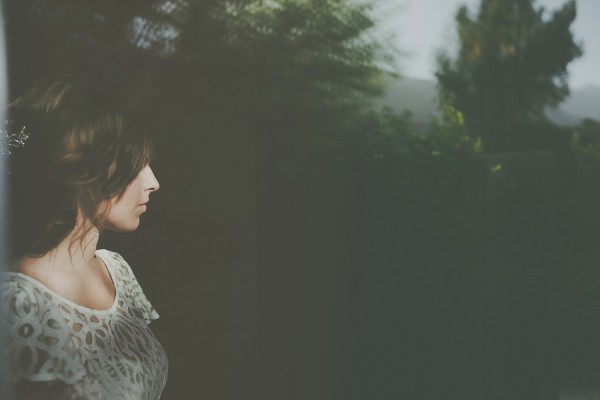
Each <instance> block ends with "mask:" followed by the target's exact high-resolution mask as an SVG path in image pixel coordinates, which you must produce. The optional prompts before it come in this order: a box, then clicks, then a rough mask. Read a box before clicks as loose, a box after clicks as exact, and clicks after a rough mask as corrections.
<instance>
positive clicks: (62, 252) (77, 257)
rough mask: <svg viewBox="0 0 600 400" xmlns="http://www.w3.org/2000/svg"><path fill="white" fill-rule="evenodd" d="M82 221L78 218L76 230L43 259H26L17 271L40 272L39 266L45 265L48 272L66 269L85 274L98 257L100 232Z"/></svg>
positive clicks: (19, 264)
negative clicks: (35, 270)
mask: <svg viewBox="0 0 600 400" xmlns="http://www.w3.org/2000/svg"><path fill="white" fill-rule="evenodd" d="M82 220H83V219H81V218H77V223H76V224H75V228H74V229H73V230H72V231H71V233H69V235H68V236H67V237H66V238H64V239H63V240H62V241H61V242H60V243H59V244H58V245H57V246H56V247H55V248H53V249H52V250H50V251H49V252H48V253H46V254H44V255H43V256H41V257H24V258H23V259H21V261H20V262H19V263H18V266H17V269H18V270H21V271H22V272H25V271H28V270H30V269H32V268H36V269H38V270H39V268H38V267H39V266H41V265H45V266H46V267H48V268H44V269H45V270H46V271H48V272H50V271H57V270H62V269H64V268H69V269H71V270H72V269H75V270H77V271H81V272H84V270H85V269H86V268H87V267H88V266H90V265H92V264H93V260H94V258H95V257H96V246H97V245H98V239H99V238H100V232H99V231H98V228H96V227H94V226H92V227H89V225H88V224H89V222H87V221H84V222H80V221H82ZM84 232H85V234H83V233H84ZM82 234H83V236H82Z"/></svg>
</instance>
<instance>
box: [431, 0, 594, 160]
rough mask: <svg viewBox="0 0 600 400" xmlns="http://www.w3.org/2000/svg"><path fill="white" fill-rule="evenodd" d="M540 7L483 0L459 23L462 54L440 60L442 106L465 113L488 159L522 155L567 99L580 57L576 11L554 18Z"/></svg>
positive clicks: (566, 9) (515, 0) (528, 0)
mask: <svg viewBox="0 0 600 400" xmlns="http://www.w3.org/2000/svg"><path fill="white" fill-rule="evenodd" d="M534 3H535V1H534V0H506V1H505V0H482V1H481V4H480V8H479V12H478V14H477V16H476V17H472V16H471V15H470V13H469V11H468V9H467V8H466V7H465V6H463V7H461V8H460V9H459V11H458V13H457V15H456V29H457V34H458V38H459V42H460V48H459V51H458V54H457V55H456V56H451V55H449V54H447V53H442V54H441V55H440V57H439V60H438V70H437V73H436V76H437V78H438V82H439V90H440V93H441V96H442V98H443V99H444V101H449V102H450V103H451V104H453V105H454V106H455V107H456V108H457V109H458V110H460V111H461V112H462V113H463V114H464V116H465V120H466V124H467V127H468V128H469V130H470V131H471V132H475V133H477V134H479V135H481V136H482V139H483V143H484V145H485V147H486V149H487V150H489V151H507V150H517V149H519V148H520V146H521V144H522V143H521V142H520V139H521V135H522V133H523V131H525V130H527V129H529V128H530V126H531V124H532V123H535V122H538V121H540V120H544V119H545V116H544V109H545V107H546V106H555V105H557V104H558V103H560V102H561V101H562V100H563V99H564V98H565V97H566V96H567V95H568V94H569V87H568V83H567V78H568V72H567V65H568V64H569V63H570V62H571V61H573V60H574V59H575V58H577V57H579V56H580V55H581V54H582V50H581V47H580V46H579V45H578V44H577V43H575V41H574V38H573V35H572V33H571V31H570V27H571V24H572V22H573V21H574V19H575V17H576V3H575V1H574V0H570V1H568V2H566V3H565V5H564V6H563V7H562V8H560V9H559V10H557V11H555V12H554V13H553V14H552V16H551V17H550V18H547V17H546V15H545V10H544V9H543V8H536V7H535V6H534Z"/></svg>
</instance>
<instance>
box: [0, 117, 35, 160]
mask: <svg viewBox="0 0 600 400" xmlns="http://www.w3.org/2000/svg"><path fill="white" fill-rule="evenodd" d="M27 139H29V134H28V133H27V127H26V126H23V127H21V129H17V130H15V129H14V122H13V121H9V120H7V121H5V126H4V129H0V156H8V155H10V154H11V153H12V152H13V151H14V149H17V148H19V147H23V146H25V142H26V141H27Z"/></svg>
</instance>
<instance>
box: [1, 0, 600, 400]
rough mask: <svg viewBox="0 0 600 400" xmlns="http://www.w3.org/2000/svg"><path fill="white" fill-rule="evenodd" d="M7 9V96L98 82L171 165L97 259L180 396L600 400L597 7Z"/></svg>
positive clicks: (490, 3) (444, 3) (291, 2)
mask: <svg viewBox="0 0 600 400" xmlns="http://www.w3.org/2000/svg"><path fill="white" fill-rule="evenodd" d="M3 7H4V15H5V25H6V36H7V44H6V47H7V59H8V66H7V68H8V93H9V97H10V98H14V97H16V96H18V95H19V94H20V93H22V92H23V91H24V90H27V89H28V88H29V87H31V86H32V85H34V84H35V83H37V82H40V81H43V80H47V79H51V78H53V77H57V76H61V75H70V76H76V77H82V78H85V79H93V80H97V81H98V82H101V83H102V84H103V85H104V86H105V87H106V88H107V90H111V91H114V96H115V101H118V102H122V104H123V105H124V106H125V107H126V108H127V109H128V110H129V111H130V112H131V115H133V116H142V118H143V119H144V121H145V122H146V124H147V126H148V127H149V130H150V132H151V134H152V135H153V136H154V137H155V140H156V142H157V144H158V148H159V155H158V157H157V159H156V160H155V162H154V164H153V169H154V171H155V173H156V175H157V177H158V179H159V181H160V182H161V190H160V191H159V192H157V193H156V194H154V195H153V198H152V205H151V206H150V209H149V212H148V213H147V214H146V215H144V217H143V223H142V228H141V229H140V230H139V231H138V232H136V233H135V234H130V235H119V234H111V233H107V234H106V236H105V237H104V239H103V243H101V246H100V247H106V248H109V249H111V250H114V251H118V252H120V253H122V254H123V255H124V256H125V258H126V259H127V260H128V261H129V263H130V264H131V265H132V267H133V269H134V271H135V273H136V275H137V277H138V279H139V280H140V282H141V283H142V286H143V287H144V289H145V292H146V294H147V295H148V297H149V298H150V299H151V301H152V302H153V304H154V306H155V307H156V309H157V310H158V312H159V313H160V314H161V318H160V319H159V320H158V321H156V322H154V323H153V329H154V331H155V334H156V336H157V337H158V338H159V340H160V341H161V343H162V344H163V346H164V347H165V349H166V351H167V353H168V355H169V360H170V371H169V380H168V383H167V387H166V389H165V392H164V396H163V397H164V399H196V398H198V399H204V398H209V399H222V400H228V399H248V400H250V399H257V400H258V399H261V400H270V399H274V400H275V399H277V400H281V399H286V400H288V399H289V400H291V399H311V400H321V399H323V400H325V399H344V400H346V399H382V400H383V399H436V400H437V399H477V400H480V399H511V400H519V399H523V400H525V399H528V400H531V399H544V400H547V399H584V400H590V399H600V389H599V386H600V385H599V384H598V382H600V380H599V378H600V364H599V363H598V360H599V359H600V341H599V340H598V338H599V337H600V323H599V322H598V321H599V316H600V291H599V290H598V288H599V287H600V246H598V240H599V239H600V208H599V205H600V122H599V121H600V110H599V108H598V107H597V105H598V104H600V102H599V100H600V77H599V76H598V74H596V70H597V66H598V58H599V57H600V48H598V43H597V37H598V36H597V35H598V33H599V32H598V27H597V23H596V19H595V18H596V17H597V16H598V15H600V7H599V5H598V4H597V3H596V2H594V1H593V0H579V1H577V2H575V1H558V0H557V1H551V0H546V1H542V0H538V1H533V0H480V1H479V0H471V1H465V2H461V1H448V0H420V1H416V0H398V1H393V0H387V1H383V0H381V1H380V0H378V1H377V2H375V1H374V0H373V1H367V0H365V1H357V0H118V1H116V0H103V1H91V0H77V1H75V0H54V1H50V0H5V1H4V2H3ZM595 40H596V42H594V41H595ZM594 46H596V47H594ZM571 80H573V82H575V84H571V83H572V82H571ZM570 84H571V85H570Z"/></svg>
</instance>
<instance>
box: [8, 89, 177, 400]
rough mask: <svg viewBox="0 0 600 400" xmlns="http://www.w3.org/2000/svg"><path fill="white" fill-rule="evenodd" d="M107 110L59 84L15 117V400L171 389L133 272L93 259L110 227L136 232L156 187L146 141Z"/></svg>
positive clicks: (93, 95)
mask: <svg viewBox="0 0 600 400" xmlns="http://www.w3.org/2000/svg"><path fill="white" fill-rule="evenodd" d="M112 101H113V99H111V98H110V96H106V95H105V94H104V93H103V91H102V90H99V89H98V88H93V87H92V86H91V85H88V84H81V83H70V82H56V83H53V84H51V85H49V86H45V87H43V88H36V89H34V90H32V91H31V92H29V93H28V94H26V95H24V96H22V97H20V98H19V99H18V100H16V101H15V102H14V103H12V105H11V108H10V113H9V118H10V123H9V124H8V125H9V126H8V127H7V129H6V130H5V133H4V136H5V138H6V139H7V140H5V143H8V144H7V145H6V146H5V149H4V150H7V151H4V153H10V155H8V170H9V190H8V193H9V216H10V221H9V248H10V260H11V263H10V271H9V272H7V273H6V274H5V275H4V277H3V279H2V300H3V303H2V304H3V306H4V309H3V312H2V317H3V318H2V322H3V324H4V326H3V333H4V335H3V336H4V337H3V338H2V341H0V344H2V346H3V353H4V357H5V358H4V359H5V360H6V362H7V363H8V374H9V379H10V381H13V382H15V394H16V397H17V398H24V399H34V398H43V399H49V398H50V399H110V400H114V399H136V400H137V399H158V398H160V394H161V392H162V389H163V388H164V385H165V382H166V377H167V367H168V365H167V358H166V355H165V352H164V350H163V349H162V347H161V346H160V344H159V343H158V341H157V340H156V338H155V337H154V335H153V334H152V332H151V330H150V329H149V327H148V324H149V323H150V322H151V321H152V320H154V319H156V318H158V314H157V313H156V311H155V310H154V308H153V307H152V305H151V304H150V302H149V301H148V299H147V298H146V296H145V295H144V293H143V291H142V289H141V288H140V286H139V284H138V282H137V280H136V278H135V276H134V275H133V273H132V271H131V269H130V267H129V265H128V264H127V262H125V260H123V258H122V257H121V256H120V255H119V254H117V253H114V252H111V251H108V250H97V249H96V245H97V243H98V239H99V237H100V234H101V232H102V231H103V230H104V229H109V230H114V231H121V232H129V231H133V230H135V229H137V227H138V225H139V223H140V216H141V215H142V214H143V213H144V212H146V209H147V206H148V201H149V199H150V194H151V193H152V192H154V191H156V190H158V188H159V183H158V181H157V180H156V178H155V177H154V174H153V172H152V170H151V169H150V166H149V163H150V161H151V159H152V154H153V151H152V146H151V144H150V142H149V141H148V140H147V138H146V137H145V136H144V135H143V134H141V132H142V130H141V129H139V127H136V126H134V125H133V124H132V123H131V121H127V120H126V119H125V118H124V116H123V113H121V112H118V111H116V110H114V108H115V107H112V106H111V103H112Z"/></svg>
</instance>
